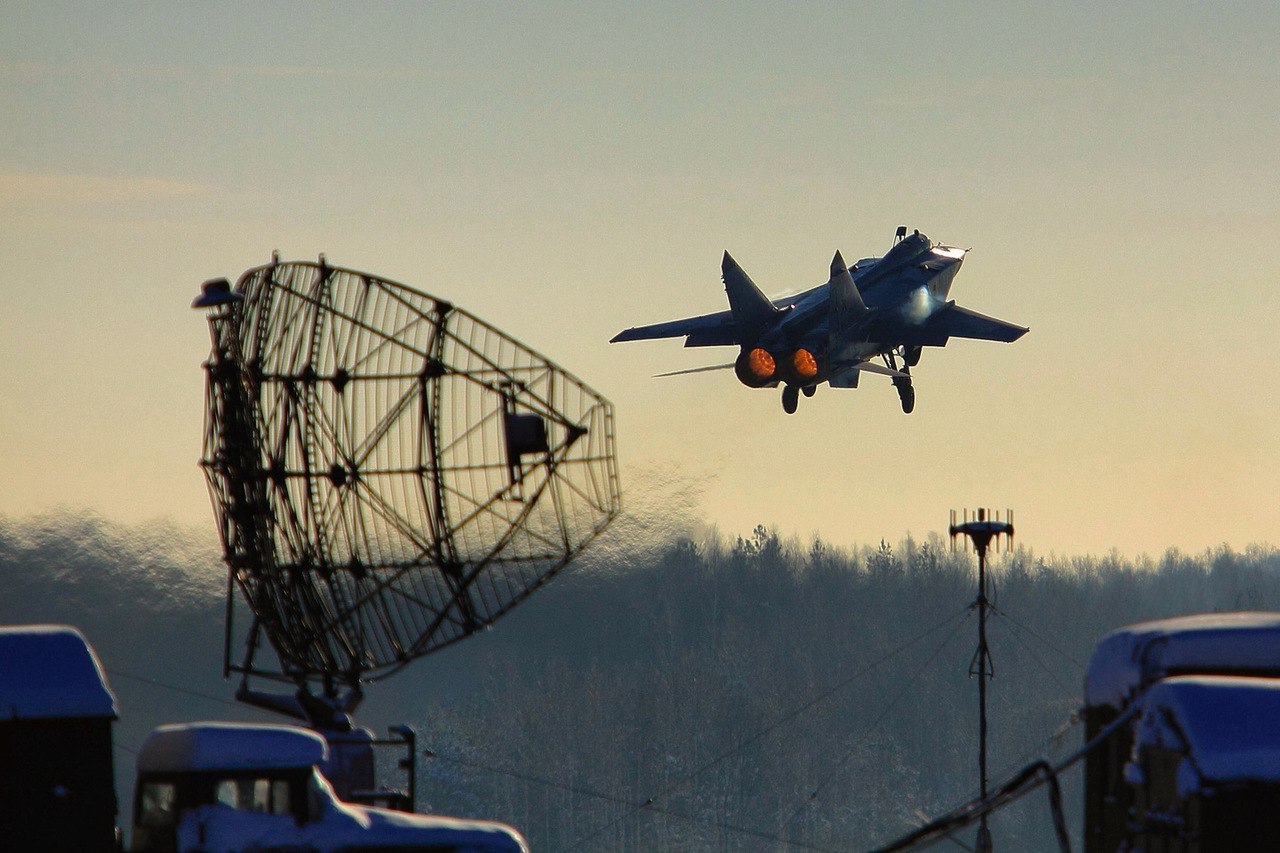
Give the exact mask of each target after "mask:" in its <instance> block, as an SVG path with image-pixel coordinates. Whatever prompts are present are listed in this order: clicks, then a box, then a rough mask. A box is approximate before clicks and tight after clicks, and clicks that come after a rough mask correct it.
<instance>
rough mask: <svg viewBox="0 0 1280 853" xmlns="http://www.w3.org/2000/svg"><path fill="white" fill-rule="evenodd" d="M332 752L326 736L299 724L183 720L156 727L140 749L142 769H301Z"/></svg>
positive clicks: (173, 770)
mask: <svg viewBox="0 0 1280 853" xmlns="http://www.w3.org/2000/svg"><path fill="white" fill-rule="evenodd" d="M328 757H329V749H328V746H327V745H326V744H325V741H324V738H322V737H321V736H320V735H318V734H316V733H315V732H313V731H311V730H309V729H304V728H300V727H298V726H289V725H271V724H262V723H208V722H202V723H182V724H172V725H164V726H160V727H158V728H157V729H155V730H154V731H153V732H151V734H150V735H149V736H148V737H147V739H146V741H145V742H144V743H143V744H142V750H141V751H140V752H139V753H138V772H140V773H154V772H159V773H182V772H187V771H209V770H279V769H297V768H305V767H314V766H316V765H320V764H323V763H324V762H325V761H326V760H327V759H328Z"/></svg>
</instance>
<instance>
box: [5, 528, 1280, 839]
mask: <svg viewBox="0 0 1280 853" xmlns="http://www.w3.org/2000/svg"><path fill="white" fill-rule="evenodd" d="M624 554H625V556H623V555H624ZM988 568H989V571H990V573H991V575H992V578H993V582H994V589H993V595H992V600H993V603H994V605H995V611H994V614H993V615H992V617H991V620H990V623H989V626H988V633H989V638H990V644H991V650H992V656H993V659H994V664H995V678H994V680H993V681H992V683H991V686H990V688H989V708H990V714H991V732H990V767H991V773H992V777H993V779H994V780H997V781H998V780H1000V779H1002V778H1004V777H1007V776H1009V775H1011V774H1012V773H1014V772H1015V771H1016V770H1017V769H1019V768H1020V767H1022V766H1024V765H1025V764H1027V763H1029V762H1030V761H1031V760H1033V759H1034V758H1037V757H1041V756H1049V757H1055V756H1058V757H1060V756H1063V755H1066V754H1068V753H1070V752H1072V751H1074V749H1076V748H1077V747H1078V746H1079V744H1080V741H1081V727H1080V726H1079V725H1077V724H1075V712H1076V711H1077V710H1078V708H1079V704H1080V697H1081V692H1082V682H1083V677H1084V666H1085V665H1086V664H1087V662H1088V659H1089V655H1090V653H1091V651H1092V648H1093V646H1094V644H1095V643H1096V642H1097V640H1098V639H1100V638H1101V637H1102V636H1103V635H1105V634H1106V633H1108V632H1109V631H1111V630H1113V629H1115V628H1117V627H1119V626H1121V625H1125V624H1129V623H1132V622H1137V621H1142V620H1146V619H1152V618H1158V617H1165V616H1171V615H1176V614H1184V613H1195V612H1204V611H1227V610H1277V609H1280V551H1277V550H1276V549H1275V548H1273V547H1270V546H1253V547H1250V548H1247V549H1245V550H1244V551H1243V552H1240V551H1234V550H1232V549H1230V548H1227V547H1225V546H1223V547H1220V548H1217V549H1212V550H1208V551H1205V552H1203V553H1201V554H1198V555H1188V554H1185V553H1181V552H1178V551H1176V550H1170V551H1168V552H1167V553H1165V554H1164V555H1162V556H1161V557H1159V558H1157V559H1152V558H1147V557H1143V558H1139V559H1130V558H1126V557H1123V556H1121V555H1119V554H1115V553H1113V554H1110V555H1106V556H1102V557H1095V556H1076V557H1060V556H1056V555H1050V556H1048V557H1045V556H1040V555H1036V554H1035V553H1034V552H1033V551H1032V550H1031V549H1028V548H1024V547H1021V546H1020V547H1018V548H1016V549H1015V550H1013V551H1012V552H1010V553H1008V554H1005V555H1002V556H998V557H995V556H993V558H992V559H991V560H990V561H989V563H988ZM975 585H976V561H975V559H974V557H973V555H972V554H971V553H969V552H965V551H958V552H952V551H950V550H949V548H948V543H947V542H946V540H944V539H942V538H940V537H937V536H931V537H929V538H927V539H926V540H924V541H918V540H915V539H912V538H910V537H908V538H906V539H904V540H902V541H899V542H897V543H895V544H891V543H888V542H885V541H881V542H879V543H878V544H875V545H871V546H866V547H859V548H854V549H841V548H835V547H831V546H829V545H827V544H824V543H823V542H822V541H821V540H818V539H815V540H812V541H809V542H801V541H798V540H784V539H782V538H780V537H779V536H778V535H777V533H775V532H774V531H772V530H771V529H769V528H767V527H766V526H764V525H761V526H759V527H757V528H756V529H755V530H754V531H753V532H752V533H751V534H750V535H747V536H740V537H734V538H731V539H730V538H726V537H723V536H717V535H714V534H710V535H707V536H704V537H701V538H700V539H698V540H694V539H691V538H689V537H683V536H678V537H674V538H671V539H669V540H668V541H665V542H652V543H648V544H647V545H644V546H643V547H641V546H640V545H639V544H637V543H632V547H629V548H628V549H625V550H623V549H618V548H611V549H606V550H605V551H604V552H603V556H599V557H597V558H595V559H587V560H585V561H583V562H582V563H581V564H579V565H578V566H576V567H575V568H573V569H571V570H570V571H567V572H566V573H565V574H563V575H562V576H561V577H560V578H558V579H557V580H556V581H555V582H554V583H552V584H551V585H550V586H548V587H547V589H545V590H544V591H542V592H540V593H539V594H538V595H537V596H534V597H533V598H531V599H530V600H529V602H527V603H526V604H524V605H522V606H521V607H520V608H518V609H517V610H516V611H514V612H513V613H512V614H511V616H510V617H508V618H507V619H504V620H503V621H501V622H500V623H499V624H498V625H497V626H495V628H494V629H493V630H492V631H489V632H486V633H484V634H483V635H480V636H478V637H476V638H474V639H472V640H468V641H467V642H464V643H460V644H458V645H457V646H456V647H453V648H450V649H448V650H446V651H444V652H441V653H439V654H437V655H433V656H431V657H429V658H427V659H425V660H423V661H419V662H417V663H415V664H414V665H413V666H411V667H409V668H408V669H407V670H405V671H404V672H402V673H401V674H399V675H398V676H396V677H395V678H394V679H389V680H387V681H385V682H380V683H377V684H374V685H371V686H369V687H368V688H367V691H366V692H367V695H368V697H369V698H368V701H367V702H366V704H365V705H364V706H363V707H362V708H361V709H360V711H359V712H358V714H357V716H358V719H359V721H360V722H362V723H363V724H365V725H369V726H376V727H378V728H382V727H383V726H385V725H386V724H389V723H398V722H408V723H410V724H412V725H414V726H415V727H416V728H417V730H418V732H419V743H420V745H421V746H423V747H424V748H425V749H428V750H430V752H431V753H432V754H433V757H430V758H423V759H421V760H420V764H419V768H420V782H419V802H418V805H419V808H420V809H423V810H431V811H435V812H440V813H446V814H456V815H460V816H479V817H488V818H494V819H498V820H502V821H506V822H509V823H511V824H513V825H515V826H517V827H519V828H520V829H521V830H522V831H523V832H524V833H525V834H526V835H527V836H528V838H529V840H530V842H531V844H532V845H533V848H534V849H538V850H560V851H565V850H646V851H664V850H673V851H674V850H779V851H781V850H799V849H823V850H850V849H866V848H870V847H874V846H876V845H878V844H881V843H884V842H887V841H889V840H891V839H892V838H894V837H896V836H899V835H901V834H904V833H905V832H907V831H909V830H911V829H913V828H914V827H916V826H918V825H920V824H921V823H922V822H924V820H925V819H926V818H927V817H933V816H936V815H938V814H940V813H942V812H944V811H946V810H948V809H949V808H951V807H952V806H955V805H957V804H958V803H960V802H962V801H964V800H966V799H968V798H969V797H971V796H973V795H974V794H975V793H976V789H977V746H976V687H975V683H974V681H973V680H972V679H971V678H970V676H969V664H970V660H971V658H972V655H973V651H974V647H975V634H976V616H975V615H974V613H973V612H972V608H971V606H970V605H971V604H972V602H973V599H974V597H975V595H976V589H975ZM225 592H226V576H225V570H224V569H223V568H222V565H221V563H220V561H219V559H218V553H217V546H216V543H215V542H213V541H211V540H210V539H209V538H208V537H207V535H205V534H204V533H203V532H200V533H193V532H192V531H187V530H182V529H179V528H176V527H172V526H166V525H163V524H152V525H141V526H133V527H128V526H123V525H117V524H114V523H111V522H108V521H106V520H104V519H102V518H100V517H97V516H93V515H85V514H73V513H61V514H52V515H43V516H34V517H29V518H25V519H13V518H6V517H0V622H3V623H4V624H26V623H36V622H61V623H70V624H74V625H77V626H78V627H80V628H81V630H83V631H84V633H85V635H86V636H87V637H88V639H89V640H90V642H92V643H93V644H94V646H95V647H96V648H97V650H98V653H99V656H100V657H101V659H102V661H103V665H104V667H105V668H106V669H107V672H108V678H109V679H110V680H111V683H112V687H113V689H114V690H115V692H116V694H117V696H118V698H119V705H120V717H121V720H120V723H119V724H118V725H117V728H116V742H117V750H116V772H117V780H118V784H117V790H118V791H119V793H120V797H121V805H122V815H121V823H122V824H127V823H128V818H127V809H128V807H129V801H130V793H129V787H130V786H131V784H132V776H133V763H134V755H133V753H135V752H136V749H137V747H138V746H139V745H140V743H141V741H142V739H143V738H145V736H146V732H147V731H149V730H150V728H151V727H153V726H154V725H157V724H159V723H161V722H172V721H178V720H192V719H253V720H269V719H272V718H271V717H269V716H267V715H265V714H264V713H262V712H257V711H254V710H252V709H247V708H243V707H241V706H238V705H236V704H235V703H234V702H232V701H231V696H232V694H233V693H234V688H235V686H236V684H235V682H232V683H227V682H224V681H223V679H222V644H223V625H222V620H223V607H224V604H223V600H224V595H225ZM233 653H234V652H233ZM396 757H397V756H388V757H387V758H386V761H385V762H384V763H385V764H386V767H385V768H384V770H385V774H386V776H387V781H389V782H392V783H398V782H400V779H399V777H397V775H396V774H397V771H396V770H395V769H394V766H393V764H394V759H395V758H396ZM1080 784H1081V783H1080V779H1079V776H1078V771H1076V774H1075V775H1070V776H1068V777H1067V778H1065V779H1064V780H1063V789H1064V796H1065V801H1066V807H1067V810H1068V822H1069V828H1070V829H1071V832H1072V835H1073V836H1074V838H1075V845H1076V846H1077V847H1078V846H1079V833H1080V826H1079V822H1080V820H1079V803H1080V793H1081V792H1080ZM992 830H993V833H994V835H995V837H996V840H997V843H999V844H1001V845H1002V846H1004V847H1006V848H1010V849H1045V848H1049V847H1052V846H1053V844H1054V841H1053V834H1052V832H1053V830H1052V824H1051V821H1050V815H1049V809H1048V808H1047V804H1046V802H1045V800H1044V798H1043V795H1038V794H1033V795H1032V796H1030V797H1028V798H1026V799H1024V800H1022V801H1020V802H1019V803H1018V804H1017V805H1015V806H1014V807H1012V808H1010V809H1007V810H1005V811H1003V812H1000V813H999V814H997V815H996V816H995V818H994V820H993V822H992ZM961 840H962V841H964V842H965V844H969V843H970V842H971V841H972V839H971V837H969V836H968V834H967V833H966V835H965V836H964V837H962V838H961ZM943 846H949V845H946V844H945V842H944V845H943ZM939 849H942V848H941V847H940V848H939Z"/></svg>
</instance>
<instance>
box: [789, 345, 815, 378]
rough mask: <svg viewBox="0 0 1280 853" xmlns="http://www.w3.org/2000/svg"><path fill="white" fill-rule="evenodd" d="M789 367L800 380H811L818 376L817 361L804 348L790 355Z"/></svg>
mask: <svg viewBox="0 0 1280 853" xmlns="http://www.w3.org/2000/svg"><path fill="white" fill-rule="evenodd" d="M791 367H792V368H793V369H794V370H795V372H796V376H798V377H800V378H801V379H812V378H813V377H815V376H817V375H818V359H817V357H816V356H815V355H814V354H813V353H812V352H810V351H809V350H807V349H805V348H804V347H801V348H800V349H797V350H796V351H795V352H793V353H792V354H791Z"/></svg>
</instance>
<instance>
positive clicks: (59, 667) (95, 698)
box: [0, 625, 117, 720]
mask: <svg viewBox="0 0 1280 853" xmlns="http://www.w3.org/2000/svg"><path fill="white" fill-rule="evenodd" d="M116 716H117V715H116V697H115V696H114V695H113V694H112V692H111V688H110V687H108V686H107V679H106V676H105V675H103V672H102V664H101V663H100V662H99V661H98V656H97V655H96V654H94V652H93V648H92V647H91V646H90V645H89V643H88V641H87V640H85V638H84V635H83V634H81V633H80V632H79V631H78V630H76V629H75V628H72V627H71V626H69V625H10V626H5V627H0V719H7V720H61V719H78V718H108V719H115V718H116Z"/></svg>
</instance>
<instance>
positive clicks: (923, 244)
mask: <svg viewBox="0 0 1280 853" xmlns="http://www.w3.org/2000/svg"><path fill="white" fill-rule="evenodd" d="M968 251H969V250H968V249H959V248H956V247H954V246H944V245H942V244H940V243H934V242H933V241H932V240H930V239H929V238H928V237H926V236H924V235H923V234H921V233H920V232H919V231H916V232H914V233H912V234H910V235H908V234H907V229H906V228H904V227H902V228H898V231H897V234H896V235H895V237H894V244H893V247H892V248H890V249H889V251H888V252H886V253H885V255H884V257H882V258H863V259H862V260H860V261H858V262H857V263H855V264H854V265H853V266H847V265H846V264H845V262H844V258H842V257H841V256H840V252H838V251H837V252H836V254H835V257H834V258H832V259H831V276H830V278H829V279H828V281H827V282H826V283H825V284H820V285H818V286H817V287H814V288H812V289H810V290H807V291H805V292H803V293H800V294H798V295H796V296H789V297H784V298H781V299H772V300H771V299H769V298H768V297H767V296H765V295H764V294H763V293H762V292H761V291H760V288H758V287H756V285H755V282H753V281H752V280H751V277H750V276H748V275H747V274H746V273H745V272H743V270H742V267H740V266H738V264H737V262H736V261H734V259H733V258H732V257H730V256H729V253H728V252H725V253H724V260H723V261H722V263H721V266H720V269H721V272H722V274H723V277H724V289H725V293H726V294H728V297H729V310H728V311H719V312H717V313H715V314H703V315H702V316H700V317H690V318H688V319H685V320H672V321H670V322H667V323H655V324H654V325H651V326H636V327H634V328H631V329H627V330H625V331H622V332H619V333H618V334H617V335H614V337H613V339H612V340H611V341H610V342H611V343H618V342H619V341H639V340H650V339H654V338H677V337H683V338H684V339H685V341H684V345H685V346H687V347H715V346H736V347H738V350H739V352H738V357H737V359H736V360H735V361H733V362H731V363H729V364H716V365H711V366H709V367H694V368H691V369H688V370H677V371H674V372H671V373H660V374H658V375H659V376H676V375H680V374H686V373H700V372H702V371H706V370H727V369H729V368H732V369H733V371H734V373H735V374H736V375H737V377H738V381H739V382H741V383H742V384H743V385H746V386H747V387H748V388H776V387H778V386H779V385H781V386H782V408H783V410H784V411H785V412H786V413H787V414H794V413H795V411H796V407H797V406H798V404H799V401H800V394H801V393H802V392H803V393H804V395H805V396H806V397H812V396H813V394H814V391H816V390H817V387H818V386H819V385H821V384H822V383H823V382H826V383H827V384H828V385H830V386H831V387H832V388H857V387H858V378H859V376H861V375H862V374H863V373H876V374H881V375H885V376H889V377H891V378H892V379H893V384H894V387H896V388H897V389H898V397H899V399H900V401H901V403H902V411H903V412H905V413H907V414H910V413H911V411H912V409H914V408H915V401H916V395H915V389H914V388H912V387H911V368H913V367H915V366H916V365H917V364H919V363H920V354H921V352H922V351H923V349H924V347H941V346H946V344H947V341H948V340H949V339H951V338H976V339H979V340H987V341H1004V342H1006V343H1011V342H1013V341H1016V340H1017V339H1018V338H1020V337H1022V336H1023V335H1025V334H1026V333H1027V331H1028V330H1027V329H1026V328H1025V327H1023V326H1017V325H1014V324H1013V323H1006V322H1005V321H1003V320H997V319H995V318H994V317H987V316H985V315H983V314H979V313H977V312H976V311H970V310H969V309H967V308H961V307H960V306H959V305H957V304H956V303H955V301H954V300H949V299H948V298H947V295H948V294H949V293H950V291H951V282H952V280H953V279H955V277H956V273H957V272H959V271H960V264H961V263H963V262H964V257H965V254H966V253H967V252H968Z"/></svg>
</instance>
